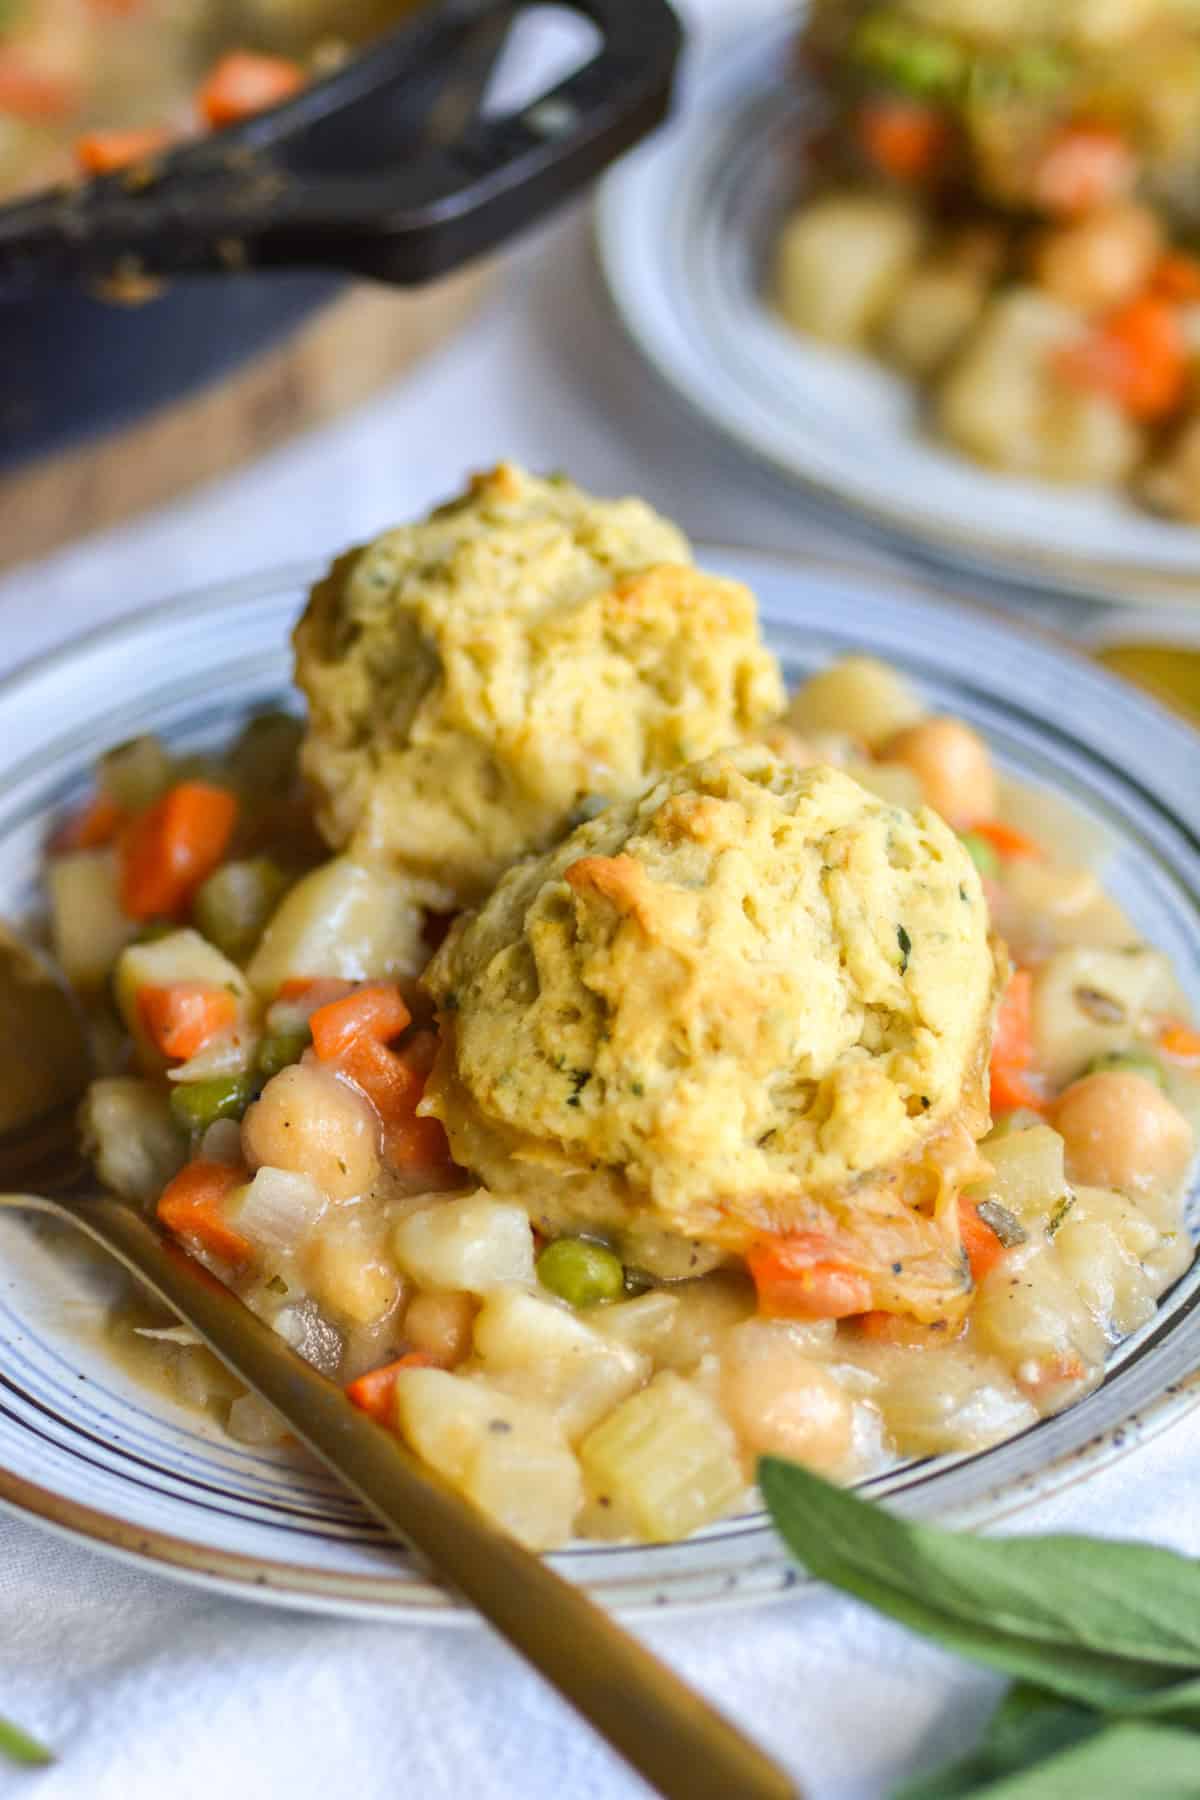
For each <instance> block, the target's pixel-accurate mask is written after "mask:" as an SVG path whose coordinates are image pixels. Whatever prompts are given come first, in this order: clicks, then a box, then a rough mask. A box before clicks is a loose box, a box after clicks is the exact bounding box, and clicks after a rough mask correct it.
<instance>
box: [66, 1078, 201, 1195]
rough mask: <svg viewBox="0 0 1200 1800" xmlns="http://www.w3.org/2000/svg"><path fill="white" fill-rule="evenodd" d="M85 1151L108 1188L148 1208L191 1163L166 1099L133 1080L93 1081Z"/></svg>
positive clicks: (83, 1124)
mask: <svg viewBox="0 0 1200 1800" xmlns="http://www.w3.org/2000/svg"><path fill="white" fill-rule="evenodd" d="M80 1131H81V1135H82V1138H83V1144H84V1148H85V1150H86V1151H87V1154H88V1155H89V1157H90V1158H91V1160H92V1162H93V1164H94V1166H95V1169H96V1173H97V1175H98V1176H99V1177H100V1180H101V1183H102V1184H103V1186H104V1187H106V1188H108V1189H110V1190H111V1191H112V1192H113V1193H114V1194H120V1196H121V1197H122V1199H124V1200H134V1201H136V1202H137V1203H138V1205H139V1206H149V1205H150V1204H151V1203H152V1202H153V1201H155V1200H157V1199H158V1196H159V1195H160V1194H161V1193H162V1191H163V1189H164V1188H165V1187H166V1185H167V1183H168V1182H169V1181H170V1180H171V1179H172V1177H173V1176H175V1175H177V1174H178V1173H179V1171H180V1169H181V1168H182V1167H183V1165H184V1163H185V1162H186V1161H187V1157H188V1143H187V1139H186V1137H185V1136H184V1135H183V1133H182V1132H181V1131H180V1130H179V1128H178V1126H177V1125H176V1123H175V1121H174V1119H173V1118H172V1117H171V1108H170V1105H169V1104H168V1101H167V1096H166V1095H165V1094H164V1093H162V1092H161V1091H160V1089H158V1088H156V1087H152V1086H151V1084H150V1083H149V1082H148V1081H139V1080H138V1078H137V1077H136V1076H133V1075H112V1076H106V1077H104V1078H103V1079H102V1080H100V1081H93V1082H92V1084H91V1086H90V1087H89V1088H88V1091H87V1094H86V1096H85V1098H84V1102H83V1106H82V1108H81V1111H80Z"/></svg>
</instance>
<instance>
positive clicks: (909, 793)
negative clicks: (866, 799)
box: [846, 762, 925, 812]
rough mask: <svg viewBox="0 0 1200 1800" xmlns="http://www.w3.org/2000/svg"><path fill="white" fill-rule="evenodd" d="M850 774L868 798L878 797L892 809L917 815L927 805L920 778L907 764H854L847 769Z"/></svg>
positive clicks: (848, 765) (849, 764) (850, 764)
mask: <svg viewBox="0 0 1200 1800" xmlns="http://www.w3.org/2000/svg"><path fill="white" fill-rule="evenodd" d="M846 773H847V775H852V776H853V777H854V779H855V781H857V782H858V784H859V786H860V787H865V788H866V790H867V792H868V794H876V795H878V797H879V798H880V799H881V800H886V802H887V804H888V805H889V806H903V807H904V808H906V810H907V811H908V812H915V811H916V809H917V807H918V806H921V805H923V804H924V800H925V795H924V793H923V791H922V788H921V779H920V776H919V775H917V774H916V772H915V771H914V770H912V769H910V768H908V767H907V765H906V764H904V763H899V762H852V763H848V764H847V765H846Z"/></svg>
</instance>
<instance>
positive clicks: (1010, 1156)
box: [970, 1125, 1067, 1228]
mask: <svg viewBox="0 0 1200 1800" xmlns="http://www.w3.org/2000/svg"><path fill="white" fill-rule="evenodd" d="M980 1148H981V1151H982V1154H983V1155H984V1156H985V1157H986V1158H987V1160H988V1162H989V1163H990V1164H991V1165H992V1173H991V1174H990V1175H989V1176H988V1177H987V1179H986V1180H985V1181H981V1182H978V1183H976V1184H975V1185H973V1186H972V1188H971V1190H970V1191H971V1197H972V1199H975V1200H984V1199H986V1200H995V1201H997V1202H998V1203H999V1204H1000V1205H1001V1206H1004V1207H1007V1208H1008V1211H1009V1212H1010V1213H1013V1214H1015V1215H1016V1217H1017V1218H1018V1219H1020V1220H1021V1221H1022V1222H1023V1223H1024V1224H1025V1225H1026V1227H1027V1228H1032V1227H1033V1226H1035V1225H1042V1224H1044V1223H1045V1221H1046V1220H1047V1219H1048V1218H1049V1217H1050V1216H1051V1215H1052V1214H1053V1213H1054V1210H1055V1208H1056V1207H1057V1206H1059V1205H1060V1204H1061V1202H1062V1199H1063V1196H1064V1194H1066V1192H1067V1178H1066V1173H1065V1171H1064V1168H1063V1141H1062V1139H1061V1138H1060V1137H1059V1135H1058V1133H1057V1131H1052V1130H1051V1128H1050V1126H1049V1125H1033V1126H1030V1127H1029V1128H1028V1129H1027V1130H1025V1131H1010V1132H1008V1133H1006V1134H1005V1135H1003V1136H1000V1137H993V1138H988V1139H987V1141H986V1142H985V1143H984V1144H983V1145H981V1147H980Z"/></svg>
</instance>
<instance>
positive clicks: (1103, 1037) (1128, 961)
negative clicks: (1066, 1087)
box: [1033, 946, 1179, 1087]
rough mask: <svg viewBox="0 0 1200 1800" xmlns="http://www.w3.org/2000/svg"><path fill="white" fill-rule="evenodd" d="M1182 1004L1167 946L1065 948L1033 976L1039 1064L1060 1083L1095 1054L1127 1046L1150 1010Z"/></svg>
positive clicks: (1163, 1010)
mask: <svg viewBox="0 0 1200 1800" xmlns="http://www.w3.org/2000/svg"><path fill="white" fill-rule="evenodd" d="M1178 1007H1179V991H1178V988H1177V987H1176V985H1175V978H1174V976H1173V975H1172V973H1171V965H1170V963H1169V962H1168V960H1167V958H1166V957H1165V956H1164V955H1163V953H1162V951H1161V950H1151V949H1148V948H1146V947H1144V946H1143V947H1138V948H1135V949H1127V950H1097V949H1085V948H1080V947H1078V946H1077V947H1075V948H1072V949H1066V950H1058V951H1056V952H1055V954H1054V955H1053V956H1051V957H1048V958H1047V960H1046V961H1045V962H1044V963H1043V964H1042V966H1041V967H1040V968H1039V969H1038V971H1037V974H1036V975H1035V977H1034V983H1033V1041H1034V1045H1035V1047H1036V1051H1037V1061H1038V1064H1039V1066H1040V1067H1041V1068H1043V1069H1045V1071H1046V1073H1047V1074H1048V1075H1049V1077H1050V1080H1051V1082H1052V1083H1053V1084H1054V1085H1055V1086H1056V1087H1060V1086H1062V1085H1063V1084H1064V1083H1066V1082H1068V1081H1073V1080H1074V1079H1075V1077H1076V1076H1077V1075H1080V1074H1082V1072H1083V1070H1084V1069H1085V1068H1086V1067H1087V1065H1088V1063H1089V1062H1090V1061H1091V1060H1092V1058H1093V1057H1095V1056H1100V1055H1102V1054H1103V1053H1104V1052H1105V1051H1109V1050H1124V1049H1126V1048H1128V1046H1129V1044H1130V1043H1131V1042H1132V1041H1133V1040H1134V1039H1135V1038H1136V1035H1137V1032H1138V1028H1139V1026H1140V1024H1141V1021H1142V1018H1143V1015H1145V1014H1146V1013H1168V1012H1172V1011H1175V1010H1178Z"/></svg>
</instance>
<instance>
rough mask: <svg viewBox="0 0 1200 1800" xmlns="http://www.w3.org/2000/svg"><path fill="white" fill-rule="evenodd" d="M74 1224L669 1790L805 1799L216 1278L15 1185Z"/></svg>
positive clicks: (140, 1228)
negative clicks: (176, 1316)
mask: <svg viewBox="0 0 1200 1800" xmlns="http://www.w3.org/2000/svg"><path fill="white" fill-rule="evenodd" d="M11 1204H17V1205H22V1206H31V1207H36V1208H38V1209H39V1210H43V1211H47V1212H50V1213H52V1214H54V1215H56V1216H57V1217H60V1218H66V1219H69V1220H70V1222H71V1223H72V1224H74V1225H76V1226H78V1227H79V1229H80V1230H82V1231H84V1232H85V1233H86V1234H87V1235H88V1236H89V1237H90V1238H92V1239H94V1240H95V1242H96V1243H98V1244H100V1245H102V1246H103V1248H104V1249H105V1250H107V1251H109V1252H110V1253H111V1254H112V1255H113V1256H115V1257H116V1258H117V1259H118V1261H119V1262H121V1263H123V1264H124V1265H125V1267H126V1268H127V1269H130V1270H131V1271H132V1272H133V1273H134V1274H135V1275H136V1276H138V1277H139V1279H140V1280H141V1281H142V1282H144V1283H145V1285H146V1286H147V1287H149V1288H150V1289H151V1291H152V1292H153V1293H155V1294H156V1295H157V1296H158V1298H159V1299H160V1300H163V1301H165V1303H166V1304H167V1305H168V1306H169V1307H170V1308H171V1309H172V1311H174V1312H176V1313H178V1314H179V1316H180V1318H181V1319H183V1320H185V1321H186V1322H187V1324H189V1325H191V1326H192V1327H193V1328H194V1330H195V1331H197V1332H198V1333H199V1335H200V1336H201V1337H202V1338H203V1339H204V1340H205V1342H206V1343H207V1344H208V1345H209V1346H210V1348H211V1349H212V1350H213V1351H215V1353H216V1354H217V1356H219V1357H220V1359H221V1361H222V1362H224V1363H225V1364H226V1365H227V1366H228V1367H229V1368H230V1369H232V1371H233V1372H234V1374H235V1375H237V1376H238V1377H239V1378H240V1379H241V1380H242V1381H244V1382H245V1383H246V1385H247V1387H249V1388H252V1389H253V1390H254V1392H255V1393H257V1394H260V1395H261V1396H262V1398H263V1399H264V1400H267V1401H269V1402H270V1404H271V1405H272V1406H273V1407H275V1409H276V1410H277V1411H278V1412H279V1413H281V1414H282V1416H283V1417H284V1418H285V1419H286V1420H287V1422H288V1424H289V1426H290V1427H291V1429H292V1430H293V1431H294V1432H295V1434H296V1436H297V1437H298V1438H300V1439H301V1440H302V1441H303V1442H304V1443H305V1444H307V1445H308V1447H309V1449H310V1450H312V1451H313V1452H314V1453H315V1454H316V1455H317V1456H318V1457H320V1459H321V1460H322V1462H324V1463H326V1464H327V1465H328V1466H329V1468H331V1469H332V1470H333V1472H334V1473H335V1474H336V1475H337V1476H339V1477H340V1479H341V1480H342V1481H343V1482H345V1484H346V1486H347V1487H349V1488H350V1489H352V1491H353V1492H354V1493H355V1494H356V1495H357V1496H358V1498H359V1499H360V1500H361V1501H362V1502H363V1504H364V1505H365V1506H367V1507H369V1508H370V1510H371V1511H372V1512H373V1513H374V1514H375V1515H376V1516H377V1517H378V1518H380V1519H382V1521H383V1522H384V1524H385V1525H387V1526H388V1527H389V1528H390V1529H391V1530H393V1531H395V1532H396V1533H398V1534H399V1535H400V1536H401V1537H403V1538H404V1539H405V1540H406V1541H407V1542H408V1543H409V1544H411V1545H412V1547H413V1548H414V1549H415V1550H417V1551H418V1552H419V1553H420V1554H421V1556H422V1557H423V1558H424V1559H425V1561H427V1562H428V1564H429V1565H430V1567H431V1568H432V1569H433V1570H435V1571H436V1572H437V1574H438V1575H439V1576H441V1577H442V1578H443V1579H444V1580H445V1581H446V1582H448V1583H449V1585H450V1586H452V1587H454V1588H456V1589H457V1590H458V1592H459V1593H460V1594H462V1595H463V1596H464V1597H465V1598H466V1599H467V1600H469V1601H470V1602H471V1603H472V1605H473V1606H475V1607H476V1609H477V1610H478V1611H479V1612H480V1613H482V1615H483V1616H484V1618H486V1619H488V1620H489V1621H490V1623H491V1624H492V1625H493V1626H495V1628H496V1630H497V1631H498V1632H499V1633H500V1634H501V1636H502V1637H505V1638H507V1639H508V1641H509V1643H510V1644H511V1645H512V1646H513V1648H514V1649H515V1650H518V1651H520V1653H521V1655H522V1656H524V1657H525V1658H526V1660H527V1661H528V1662H530V1663H532V1665H533V1666H534V1668H536V1669H537V1670H539V1671H540V1673H541V1674H542V1675H544V1676H545V1678H546V1679H547V1681H549V1682H550V1683H551V1685H552V1686H554V1687H556V1688H557V1689H558V1691H559V1693H561V1694H562V1695H563V1696H564V1698H565V1699H567V1700H568V1701H570V1703H571V1705H572V1706H574V1707H575V1708H576V1710H577V1711H578V1712H580V1713H582V1714H583V1716H584V1717H585V1718H586V1719H588V1720H589V1721H590V1722H591V1724H592V1725H593V1726H594V1727H595V1729H596V1730H597V1731H598V1732H599V1733H600V1735H601V1736H602V1737H604V1738H606V1739H607V1740H608V1742H609V1743H610V1744H611V1745H612V1746H613V1748H614V1749H615V1750H617V1751H619V1752H620V1754H621V1755H622V1756H623V1757H625V1759H626V1760H627V1761H628V1762H629V1763H631V1764H632V1766H633V1767H634V1768H635V1769H637V1770H638V1772H639V1773H640V1774H641V1775H643V1776H644V1777H645V1779H646V1780H647V1781H648V1782H649V1783H650V1784H651V1786H652V1787H654V1788H657V1790H658V1792H659V1793H660V1794H663V1795H666V1796H667V1797H668V1800H735V1797H736V1800H796V1797H797V1796H798V1795H799V1789H798V1788H797V1787H796V1785H795V1784H794V1782H793V1781H792V1780H791V1778H790V1776H788V1775H787V1774H786V1773H785V1771H784V1770H783V1769H781V1768H780V1767H779V1766H778V1764H776V1763H774V1762H772V1761H771V1759H770V1758H769V1757H767V1756H766V1755H765V1754H764V1753H763V1752H762V1751H761V1750H759V1749H758V1748H757V1747H756V1746H755V1745H754V1744H752V1743H751V1742H750V1740H749V1739H748V1738H746V1737H744V1736H743V1735H742V1733H741V1732H740V1731H738V1730H736V1729H735V1727H734V1726H733V1725H731V1724H730V1723H729V1721H728V1720H727V1719H725V1718H723V1717H722V1715H721V1714H720V1713H718V1712H717V1711H716V1710H715V1709H714V1708H713V1707H711V1706H710V1705H709V1704H708V1702H707V1701H705V1700H703V1699H702V1698H701V1697H700V1695H699V1694H697V1693H695V1692H694V1691H693V1690H692V1689H691V1688H689V1687H688V1686H687V1685H686V1684H685V1683H684V1682H682V1681H681V1680H680V1679H679V1677H678V1676H677V1675H675V1674H674V1673H673V1672H672V1671H671V1670H670V1669H669V1668H667V1666H666V1665H665V1664H664V1663H662V1662H660V1661H659V1660H658V1658H657V1657H655V1656H653V1655H652V1654H651V1653H650V1652H649V1651H648V1650H646V1649H645V1648H644V1647H643V1646H642V1645H641V1644H640V1643H639V1642H638V1641H637V1639H636V1638H634V1637H633V1636H631V1635H630V1633H629V1632H627V1631H625V1630H624V1629H623V1628H622V1627H621V1626H619V1625H618V1624H617V1623H616V1622H615V1621H614V1620H613V1619H611V1618H610V1617H609V1615H608V1614H607V1613H606V1612H604V1611H603V1610H602V1609H601V1608H600V1607H598V1606H596V1605H595V1604H594V1603H593V1602H592V1601H591V1600H589V1599H588V1598H587V1596H586V1595H585V1594H584V1593H583V1592H582V1590H581V1589H579V1588H578V1587H576V1586H574V1585H573V1584H572V1583H571V1582H568V1581H566V1580H564V1579H563V1577H562V1576H560V1575H558V1574H556V1573H555V1572H554V1570H553V1569H552V1568H551V1566H550V1565H549V1563H548V1562H546V1561H545V1560H544V1559H542V1558H541V1557H539V1556H536V1555H534V1553H533V1552H532V1551H529V1550H526V1549H524V1548H523V1547H522V1546H521V1545H520V1544H518V1543H517V1542H516V1541H515V1539H513V1538H510V1537H509V1536H507V1534H506V1533H504V1532H502V1531H500V1530H499V1529H498V1528H497V1527H496V1526H494V1525H492V1524H491V1523H489V1521H488V1520H487V1519H485V1518H484V1516H483V1515H482V1513H479V1512H477V1511H476V1509H475V1508H474V1507H473V1506H471V1505H470V1504H469V1502H467V1501H466V1500H464V1499H462V1498H461V1497H460V1496H459V1495H458V1494H456V1493H455V1492H454V1491H453V1490H452V1489H451V1488H449V1487H448V1486H447V1485H445V1483H443V1482H442V1481H441V1479H440V1478H439V1477H438V1476H436V1475H435V1474H433V1473H432V1472H431V1471H430V1470H428V1469H427V1468H425V1466H424V1465H423V1464H421V1463H419V1462H418V1461H417V1459H416V1458H415V1457H414V1456H412V1455H411V1454H410V1452H409V1451H407V1450H406V1449H405V1448H404V1446H403V1445H402V1444H401V1443H400V1442H399V1440H398V1439H397V1438H395V1437H394V1436H393V1435H392V1434H391V1433H390V1432H388V1431H385V1430H384V1429H383V1427H382V1426H379V1425H376V1424H375V1423H374V1422H373V1421H372V1420H371V1419H369V1418H368V1417H367V1416H366V1415H365V1414H364V1413H362V1412H360V1411H359V1410H358V1409H357V1408H356V1407H354V1406H352V1405H351V1404H350V1403H349V1401H347V1399H346V1397H345V1395H344V1393H343V1392H342V1390H341V1388H339V1387H338V1386H337V1385H336V1384H335V1383H334V1382H332V1381H330V1380H328V1379H327V1377H325V1376H324V1375H321V1374H319V1373H318V1372H317V1370H315V1369H314V1368H312V1367H310V1366H309V1364H308V1363H306V1362H304V1361H303V1360H302V1359H301V1358H300V1357H298V1356H297V1355H295V1353H294V1352H293V1351H291V1350H289V1349H288V1347H287V1345H286V1344H285V1343H284V1342H283V1340H282V1338H280V1337H279V1336H278V1335H277V1334H276V1333H275V1332H274V1331H272V1330H271V1329H270V1327H269V1326H267V1325H265V1324H264V1323H263V1321H262V1320H261V1319H259V1318H257V1317H256V1316H255V1314H254V1313H252V1312H251V1311H250V1310H249V1308H248V1307H245V1306H243V1305H242V1304H241V1303H240V1302H239V1301H238V1300H236V1299H235V1298H234V1297H233V1295H232V1294H231V1293H230V1292H229V1290H228V1289H227V1288H226V1287H224V1286H223V1285H222V1284H221V1283H220V1282H219V1281H217V1280H216V1279H215V1277H214V1276H212V1275H210V1274H208V1272H207V1271H206V1270H205V1269H203V1268H202V1267H201V1266H200V1265H199V1264H198V1263H197V1262H195V1261H194V1260H193V1259H192V1258H191V1257H189V1256H188V1255H187V1254H186V1253H185V1252H184V1251H183V1250H181V1249H180V1248H179V1247H178V1246H177V1245H175V1244H173V1243H171V1242H170V1241H169V1240H168V1239H165V1238H163V1237H161V1236H160V1235H159V1233H158V1232H157V1230H156V1229H155V1228H154V1227H153V1226H152V1225H150V1224H149V1223H148V1222H147V1221H146V1220H145V1219H143V1218H142V1217H140V1216H139V1215H138V1214H137V1213H135V1212H134V1211H133V1209H132V1208H131V1207H130V1206H128V1205H126V1204H125V1203H123V1202H121V1201H118V1200H114V1199H112V1198H110V1197H102V1198H96V1199H75V1198H74V1197H70V1198H62V1199H46V1198H44V1197H40V1196H33V1195H19V1196H18V1195H3V1196H0V1205H11Z"/></svg>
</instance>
